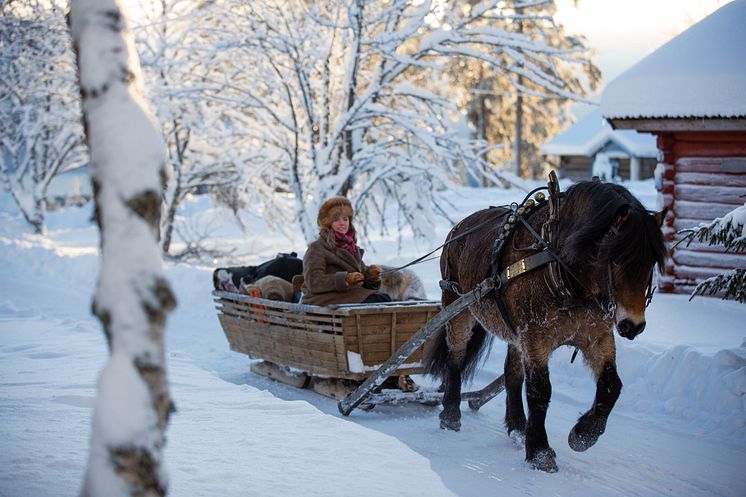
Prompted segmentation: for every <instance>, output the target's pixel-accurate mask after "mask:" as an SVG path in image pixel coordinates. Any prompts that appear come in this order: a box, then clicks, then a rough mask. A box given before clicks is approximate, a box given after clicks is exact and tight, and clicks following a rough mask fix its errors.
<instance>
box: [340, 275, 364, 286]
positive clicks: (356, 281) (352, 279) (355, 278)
mask: <svg viewBox="0 0 746 497" xmlns="http://www.w3.org/2000/svg"><path fill="white" fill-rule="evenodd" d="M364 279H365V276H363V273H357V272H355V273H347V276H345V284H347V286H358V285H360V284H361V283H362V282H363V280H364Z"/></svg>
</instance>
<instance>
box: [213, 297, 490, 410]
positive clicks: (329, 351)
mask: <svg viewBox="0 0 746 497" xmlns="http://www.w3.org/2000/svg"><path fill="white" fill-rule="evenodd" d="M478 291H483V290H480V289H477V290H475V291H472V292H469V293H468V294H465V295H464V296H463V297H461V298H460V299H459V300H457V301H456V302H454V303H453V304H451V305H449V306H448V307H447V308H446V309H441V305H440V302H438V301H405V302H386V303H376V304H341V305H330V306H324V307H321V306H313V305H304V304H294V303H289V302H282V301H276V300H268V299H264V298H259V297H253V296H250V295H244V294H238V293H233V292H225V291H220V290H215V291H214V292H213V296H214V299H215V304H216V308H217V311H218V319H219V320H220V324H221V326H222V328H223V331H224V333H225V336H226V338H227V339H228V343H229V344H230V347H231V349H232V350H234V351H237V352H241V353H244V354H247V355H248V356H249V357H252V358H255V359H262V362H258V363H254V364H253V365H252V367H251V369H252V371H253V372H255V373H257V374H261V375H263V376H267V377H269V378H272V379H275V380H278V381H281V382H283V383H287V384H289V385H292V386H294V387H298V388H311V389H313V390H314V391H316V392H317V393H320V394H322V395H325V396H327V397H331V398H334V399H336V400H338V401H339V410H340V412H342V414H344V415H349V414H350V412H351V411H352V410H353V409H355V408H357V407H361V408H363V409H370V408H372V407H374V406H375V405H378V404H398V403H405V402H421V403H425V404H430V405H435V404H439V403H440V401H441V399H442V394H441V393H440V392H437V391H428V390H424V389H420V390H418V391H415V392H403V391H400V390H395V389H386V388H385V386H386V385H385V383H384V382H385V380H386V379H387V378H389V377H390V376H400V375H412V374H422V373H424V372H425V371H424V369H423V365H422V354H423V348H424V344H425V342H426V340H427V338H429V337H430V336H431V335H432V334H433V333H434V332H435V331H437V329H439V328H441V327H442V326H444V324H445V323H446V322H447V321H448V320H449V319H450V318H451V317H453V316H455V315H456V314H458V312H461V311H462V310H463V309H464V308H465V307H467V306H468V305H469V304H470V303H473V302H474V301H475V300H476V298H477V296H478ZM503 388H504V382H503V377H502V376H500V377H499V378H497V379H496V380H495V381H493V382H492V383H490V384H489V385H487V386H486V387H484V388H483V389H482V390H479V391H476V392H465V393H463V394H462V400H467V401H469V406H470V407H471V408H472V409H475V410H476V409H479V407H481V406H482V405H483V404H484V403H486V402H488V401H489V400H490V399H492V398H493V397H494V396H495V395H497V394H498V393H499V392H500V391H502V389H503Z"/></svg>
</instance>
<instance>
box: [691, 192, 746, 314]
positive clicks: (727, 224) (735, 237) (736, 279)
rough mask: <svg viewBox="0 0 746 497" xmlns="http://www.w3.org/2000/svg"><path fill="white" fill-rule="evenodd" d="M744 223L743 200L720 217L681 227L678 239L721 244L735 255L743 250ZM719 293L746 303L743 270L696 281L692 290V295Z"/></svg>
mask: <svg viewBox="0 0 746 497" xmlns="http://www.w3.org/2000/svg"><path fill="white" fill-rule="evenodd" d="M744 224H746V203H745V204H744V205H742V206H741V207H738V208H736V209H734V210H732V211H731V212H729V213H727V214H726V215H725V216H723V217H719V218H717V219H715V220H713V221H712V222H710V223H707V224H704V223H703V224H700V225H699V226H698V227H696V228H692V229H686V230H681V231H680V232H679V233H680V234H683V235H684V236H683V238H682V240H681V242H679V243H682V242H686V243H687V245H689V244H690V243H691V242H692V241H697V242H707V243H708V244H709V245H722V246H724V247H725V249H726V250H727V251H732V252H735V253H738V254H742V253H745V252H746V237H744V234H743V226H744ZM715 294H718V295H722V296H723V298H724V299H727V298H732V299H735V300H737V301H738V302H741V303H746V269H744V268H735V269H733V270H732V271H728V272H725V273H722V274H719V275H717V276H713V277H712V278H708V279H706V280H704V281H703V282H701V283H699V284H698V285H697V286H696V288H695V289H694V291H693V292H692V298H693V297H694V296H695V295H715Z"/></svg>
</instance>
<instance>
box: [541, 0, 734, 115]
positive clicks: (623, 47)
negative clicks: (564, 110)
mask: <svg viewBox="0 0 746 497" xmlns="http://www.w3.org/2000/svg"><path fill="white" fill-rule="evenodd" d="M576 3H577V6H575V4H576ZM728 3H730V2H729V1H728V0H625V1H619V0H575V1H574V0H556V4H557V14H556V16H555V20H556V21H557V22H559V23H560V24H562V25H564V27H565V30H566V32H567V33H574V34H580V35H584V36H585V37H586V39H587V44H588V46H589V47H591V48H593V49H594V50H595V51H596V55H595V57H594V58H593V60H594V62H595V63H596V65H597V66H598V67H599V68H600V69H601V72H602V74H603V84H606V83H608V82H609V81H611V80H612V79H614V78H615V77H616V76H619V75H620V74H621V73H622V72H624V71H625V70H627V69H629V68H630V67H631V66H632V65H634V64H635V63H637V62H638V61H639V60H641V59H643V58H644V57H645V56H647V55H648V54H650V53H651V52H653V51H654V50H655V49H657V48H658V47H660V46H661V45H663V44H664V43H666V42H667V41H668V40H670V39H671V38H673V37H674V36H676V35H677V34H679V33H680V32H682V31H684V30H685V29H686V28H687V27H689V26H690V25H691V24H693V23H694V22H697V21H699V20H701V19H703V18H704V17H706V16H707V15H709V14H711V13H712V12H714V11H715V10H717V9H718V8H719V7H722V6H723V5H726V4H728ZM602 89H603V87H602ZM589 110H590V107H588V106H580V107H579V108H578V110H577V111H576V115H580V114H585V113H586V112H587V111H589Z"/></svg>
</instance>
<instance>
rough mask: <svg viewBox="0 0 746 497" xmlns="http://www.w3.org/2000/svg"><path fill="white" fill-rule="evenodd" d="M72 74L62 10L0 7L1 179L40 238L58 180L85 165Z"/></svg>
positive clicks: (36, 4) (40, 5) (36, 5)
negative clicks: (51, 190)
mask: <svg viewBox="0 0 746 497" xmlns="http://www.w3.org/2000/svg"><path fill="white" fill-rule="evenodd" d="M73 67H74V55H73V51H72V47H71V44H70V36H69V35H68V33H67V27H66V24H65V16H64V6H63V5H62V3H61V2H57V1H41V0H40V1H32V0H25V1H12V0H11V1H7V0H2V1H0V122H1V123H2V125H1V126H0V177H1V178H2V181H3V183H4V184H5V187H6V188H7V189H8V190H9V191H10V193H11V195H12V196H13V198H14V199H15V201H16V203H17V205H18V207H19V209H20V211H21V213H22V214H23V216H24V218H25V219H26V221H27V222H28V223H29V224H31V226H32V227H33V228H34V230H35V231H36V232H37V233H41V232H43V231H44V229H45V224H44V222H45V215H46V197H47V189H48V187H49V184H50V183H51V181H52V179H53V178H54V177H55V176H56V175H57V174H58V173H59V172H61V171H63V170H65V169H67V168H72V167H75V166H77V165H81V164H83V163H84V162H85V160H87V158H86V157H85V154H84V149H83V147H82V144H83V128H82V126H81V125H80V104H79V102H78V95H79V91H78V87H77V82H76V81H75V71H74V69H73Z"/></svg>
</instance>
